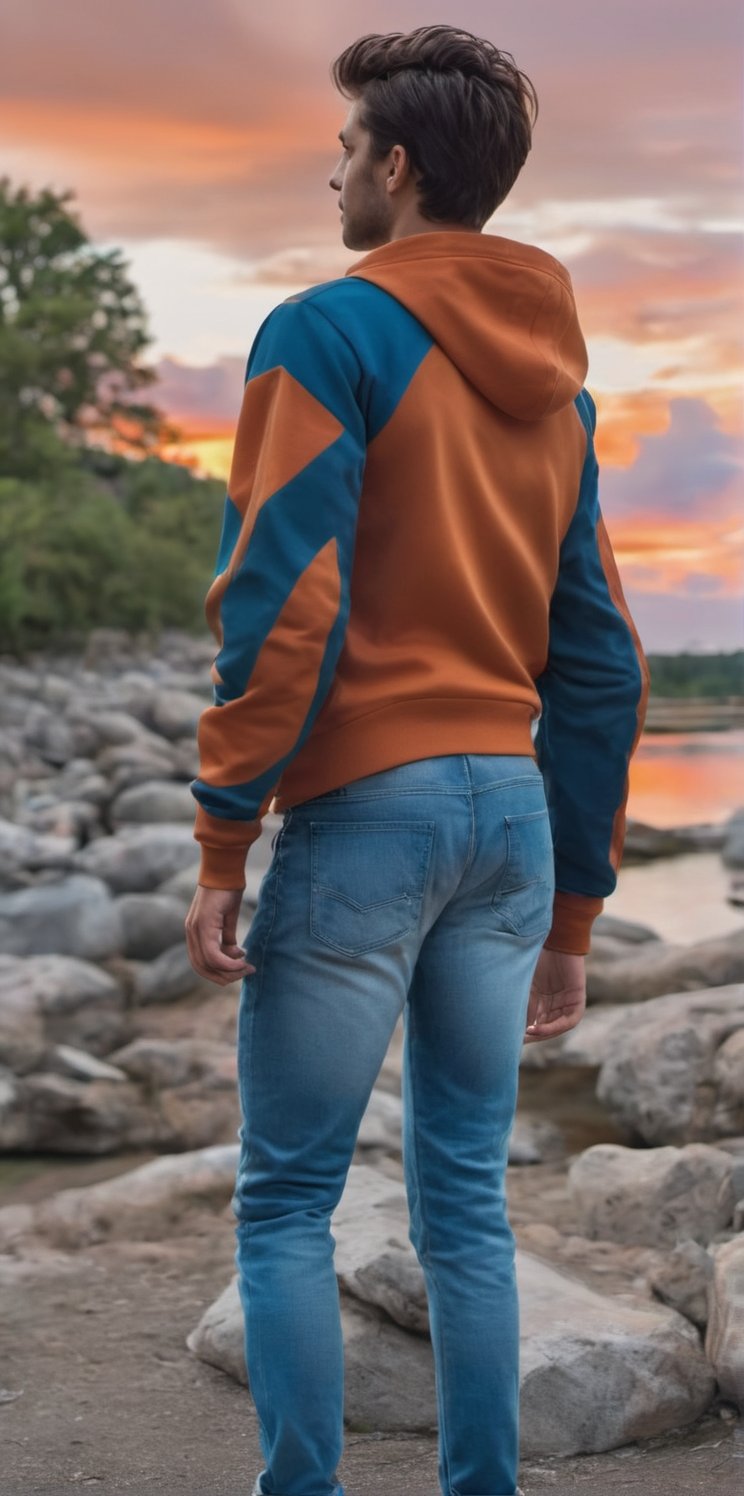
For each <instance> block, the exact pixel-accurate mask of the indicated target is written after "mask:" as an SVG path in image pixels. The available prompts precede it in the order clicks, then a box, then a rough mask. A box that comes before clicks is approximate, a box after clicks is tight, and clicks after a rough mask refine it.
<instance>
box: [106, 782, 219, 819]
mask: <svg viewBox="0 0 744 1496" xmlns="http://www.w3.org/2000/svg"><path fill="white" fill-rule="evenodd" d="M196 808H197V807H196V800H195V799H194V796H193V795H192V793H191V790H190V789H189V786H188V785H187V784H178V783H177V782H176V781H175V780H173V779H164V780H163V779H150V780H146V781H145V782H144V783H143V784H132V785H130V786H129V789H126V790H122V792H121V794H120V795H117V797H116V799H115V800H114V802H113V804H112V805H111V809H110V812H109V814H110V817H111V824H112V825H113V826H115V827H119V826H124V825H127V824H129V823H133V824H135V825H142V826H149V825H152V824H153V823H156V824H157V823H159V822H171V823H172V824H173V825H177V824H179V823H180V822H183V823H184V824H185V825H193V822H194V815H195V813H196Z"/></svg>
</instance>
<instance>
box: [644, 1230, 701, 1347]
mask: <svg viewBox="0 0 744 1496" xmlns="http://www.w3.org/2000/svg"><path fill="white" fill-rule="evenodd" d="M712 1279H713V1256H712V1253H711V1252H708V1251H706V1248H705V1247H703V1246H701V1244H700V1242H696V1241H681V1242H679V1243H678V1245H677V1246H676V1247H672V1250H671V1251H670V1252H668V1253H666V1255H665V1257H664V1258H663V1259H662V1261H661V1262H660V1263H658V1264H657V1265H656V1266H655V1267H654V1269H653V1270H652V1271H651V1272H650V1273H649V1274H648V1283H649V1286H650V1288H651V1289H652V1290H653V1292H654V1293H655V1294H656V1295H657V1297H658V1298H660V1299H661V1301H662V1303H664V1304H669V1305H671V1307H672V1309H677V1310H678V1311H679V1313H680V1314H684V1316H685V1319H689V1320H692V1323H693V1324H694V1325H697V1326H698V1327H699V1328H700V1329H704V1327H705V1325H706V1323H707V1319H708V1294H709V1289H710V1284H711V1282H712Z"/></svg>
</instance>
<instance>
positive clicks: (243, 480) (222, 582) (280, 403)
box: [204, 364, 344, 683]
mask: <svg viewBox="0 0 744 1496" xmlns="http://www.w3.org/2000/svg"><path fill="white" fill-rule="evenodd" d="M343 429H344V428H343V425H342V424H341V422H340V421H339V420H337V419H336V417H335V416H334V415H333V414H332V413H331V411H329V410H327V409H326V407H325V406H324V405H322V404H321V402H320V401H319V400H317V399H316V398H315V396H314V395H312V394H311V393H310V391H309V390H306V389H305V386H304V385H303V384H300V383H299V381H298V380H297V379H295V378H294V377H293V375H292V374H289V373H288V372H287V370H286V369H285V368H284V367H283V366H282V365H281V364H279V365H277V366H276V367H275V368H273V369H268V370H267V371H266V373H265V374H257V375H256V376H255V377H254V378H252V379H249V380H248V381H247V383H246V385H245V388H244V390H243V402H242V405H241V409H240V416H239V418H238V428H237V432H236V436H235V447H234V451H233V458H232V465H231V468H230V477H229V479H228V485H227V491H228V494H229V496H230V498H231V500H232V502H233V504H234V505H235V507H236V509H237V510H238V511H239V512H240V514H241V515H242V516H243V524H242V525H241V528H240V534H239V535H238V538H237V541H236V543H235V547H234V550H233V553H232V556H231V557H230V561H229V563H228V565H227V566H226V567H225V569H224V571H222V572H220V574H219V576H217V577H215V578H214V581H213V582H212V584H211V586H210V588H209V591H208V593H207V596H206V599H205V603H204V611H205V614H206V618H207V623H208V624H209V627H210V629H211V631H212V633H213V634H214V635H215V638H216V639H217V640H218V641H219V644H220V646H221V645H222V626H221V623H220V604H221V602H222V598H223V596H224V593H225V591H226V589H227V587H228V586H229V584H230V580H231V578H232V577H233V575H234V574H235V572H236V570H237V569H238V567H239V566H240V563H241V561H242V559H243V556H244V555H245V552H246V550H247V547H248V544H249V541H250V538H251V534H252V532H253V527H254V525H255V523H256V519H257V517H258V514H259V513H260V511H261V508H262V507H263V505H264V504H265V503H266V501H267V499H270V498H271V496H272V494H275V493H277V492H278V491H279V489H280V488H283V487H284V486H285V484H287V483H290V482H291V480H292V479H293V478H296V477H297V474H298V473H300V472H302V469H303V468H305V467H307V465H308V463H310V462H312V461H313V460H314V458H316V457H318V456H319V455H320V453H321V452H324V451H325V449H326V447H330V446H331V444H332V443H333V442H335V441H337V440H338V438H339V436H341V434H342V432H343ZM212 679H213V680H215V676H214V674H213V675H212ZM215 683H217V682H216V681H215Z"/></svg>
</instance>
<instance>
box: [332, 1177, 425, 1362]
mask: <svg viewBox="0 0 744 1496" xmlns="http://www.w3.org/2000/svg"><path fill="white" fill-rule="evenodd" d="M408 1220H409V1218H408V1204H407V1199H406V1192H405V1188H404V1187H403V1186H401V1184H400V1183H398V1182H397V1181H396V1180H394V1179H389V1178H387V1176H386V1175H384V1174H381V1173H380V1172H379V1170H377V1169H371V1168H369V1167H367V1166H366V1165H364V1164H361V1165H355V1164H352V1166H351V1168H350V1170H349V1174H348V1176H347V1180H346V1186H345V1188H344V1192H343V1195H342V1196H341V1199H340V1201H339V1203H338V1205H337V1207H336V1211H335V1213H334V1217H333V1235H334V1237H335V1240H336V1250H335V1256H334V1262H335V1267H336V1275H337V1277H338V1280H339V1284H340V1285H341V1287H342V1288H343V1289H345V1291H346V1292H347V1293H349V1294H351V1295H352V1296H354V1297H355V1298H359V1299H363V1300H364V1301H365V1302H366V1303H370V1304H374V1305H376V1306H377V1307H378V1308H380V1309H384V1310H385V1312H386V1313H387V1314H388V1315H389V1317H390V1318H391V1319H393V1320H395V1321H396V1323H397V1324H399V1325H402V1326H403V1328H404V1329H407V1330H417V1331H419V1332H422V1333H427V1331H428V1327H429V1314H428V1306H427V1301H426V1289H425V1287H424V1280H423V1275H422V1273H421V1269H420V1267H419V1265H418V1261H417V1259H416V1256H415V1254H414V1252H413V1248H412V1247H411V1244H410V1241H409V1236H408Z"/></svg>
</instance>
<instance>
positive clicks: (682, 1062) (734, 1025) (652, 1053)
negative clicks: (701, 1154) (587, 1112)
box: [550, 984, 744, 1144]
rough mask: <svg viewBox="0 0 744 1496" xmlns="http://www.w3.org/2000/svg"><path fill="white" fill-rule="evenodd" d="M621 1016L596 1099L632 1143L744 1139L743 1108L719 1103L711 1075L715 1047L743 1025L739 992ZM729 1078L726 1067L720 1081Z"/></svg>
mask: <svg viewBox="0 0 744 1496" xmlns="http://www.w3.org/2000/svg"><path fill="white" fill-rule="evenodd" d="M626 1011H627V1022H626V1024H625V1027H624V1029H623V1028H619V1029H617V1030H616V1031H615V1033H614V1035H613V1042H612V1045H611V1049H610V1052H609V1054H608V1055H607V1056H606V1058H605V1060H604V1062H603V1064H602V1067H601V1069H600V1072H599V1077H598V1080H597V1096H598V1099H599V1100H600V1101H601V1102H602V1104H603V1105H604V1106H605V1107H607V1109H608V1111H609V1112H610V1113H611V1115H612V1117H613V1118H614V1119H615V1121H616V1122H617V1123H619V1124H620V1125H621V1126H622V1127H623V1128H625V1129H626V1131H628V1132H629V1134H630V1136H631V1138H639V1139H642V1140H643V1141H644V1142H646V1143H651V1144H660V1143H679V1144H682V1143H688V1142H694V1141H704V1142H714V1141H716V1140H717V1138H718V1137H719V1136H720V1135H722V1134H725V1133H726V1132H729V1133H732V1134H736V1133H744V1109H743V1110H741V1111H740V1112H739V1114H738V1115H737V1114H736V1110H735V1108H734V1107H733V1105H732V1097H731V1093H730V1092H729V1091H727V1092H726V1094H725V1096H723V1095H722V1097H721V1099H720V1100H719V1093H718V1084H717V1072H716V1056H717V1053H718V1050H719V1048H720V1047H721V1046H722V1045H723V1043H724V1042H725V1041H726V1040H728V1038H729V1036H730V1035H731V1034H733V1033H735V1032H737V1031H738V1030H740V1029H741V1028H743V1027H744V986H742V985H741V984H735V985H730V986H725V987H714V988H710V989H708V988H703V989H702V990H700V991H697V992H687V993H685V992H680V993H673V994H670V995H668V996H665V997H658V998H652V999H651V1000H650V1001H647V1002H644V1003H638V1004H637V1005H635V1007H633V1008H632V1009H631V1008H628V1009H627V1010H626ZM583 1021H584V1020H583V1019H582V1022H581V1023H579V1024H578V1025H577V1030H578V1031H580V1030H581V1027H582V1024H583ZM550 1042H551V1043H552V1042H553V1041H552V1040H551V1041H550ZM727 1075H728V1067H727V1066H726V1065H725V1064H724V1066H723V1067H722V1071H721V1072H719V1078H720V1080H721V1082H722V1083H725V1084H728V1081H727V1079H726V1077H727Z"/></svg>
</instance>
